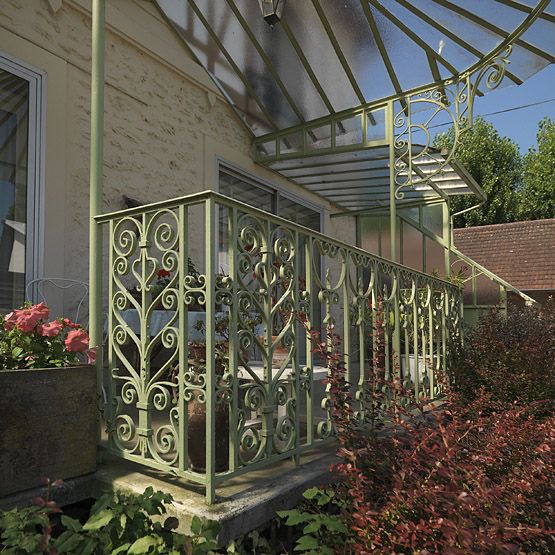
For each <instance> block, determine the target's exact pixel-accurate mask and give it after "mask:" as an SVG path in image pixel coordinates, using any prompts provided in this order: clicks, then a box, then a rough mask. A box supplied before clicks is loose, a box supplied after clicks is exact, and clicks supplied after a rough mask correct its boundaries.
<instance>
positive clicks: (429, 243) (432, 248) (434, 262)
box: [425, 237, 445, 277]
mask: <svg viewBox="0 0 555 555" xmlns="http://www.w3.org/2000/svg"><path fill="white" fill-rule="evenodd" d="M425 271H426V272H427V273H428V274H431V273H432V272H434V273H438V274H439V275H440V276H442V277H443V276H444V275H445V258H444V252H443V247H442V246H441V245H440V244H439V243H436V242H435V241H433V240H432V239H430V238H429V237H426V269H425Z"/></svg>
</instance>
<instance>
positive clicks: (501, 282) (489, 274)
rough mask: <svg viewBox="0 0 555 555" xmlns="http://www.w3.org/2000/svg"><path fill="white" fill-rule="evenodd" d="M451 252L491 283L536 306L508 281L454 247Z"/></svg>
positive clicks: (535, 302)
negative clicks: (495, 283) (478, 271)
mask: <svg viewBox="0 0 555 555" xmlns="http://www.w3.org/2000/svg"><path fill="white" fill-rule="evenodd" d="M451 252H452V253H453V254H455V255H456V256H458V257H459V258H460V259H461V260H463V261H464V262H467V263H468V264H472V265H473V266H474V267H475V268H477V269H478V270H480V273H481V274H484V275H485V276H486V277H488V278H489V279H491V280H492V281H495V282H497V283H498V284H499V285H502V286H503V287H504V288H505V289H507V290H508V291H511V292H512V293H515V294H517V295H519V296H520V297H521V298H522V299H523V300H524V301H526V302H527V303H530V304H537V301H536V300H535V299H533V298H532V297H529V296H528V295H527V294H526V293H523V292H522V291H521V290H520V289H518V288H517V287H515V286H514V285H511V284H510V283H509V282H508V281H505V280H504V279H503V278H502V277H499V276H498V275H497V274H494V273H493V272H491V271H490V270H488V269H487V268H485V267H484V266H482V265H481V264H479V263H478V262H476V261H475V260H473V259H472V258H470V256H467V255H466V254H464V253H463V252H461V251H460V250H459V249H457V248H456V247H454V246H451Z"/></svg>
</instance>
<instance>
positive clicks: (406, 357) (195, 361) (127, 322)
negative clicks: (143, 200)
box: [96, 192, 462, 503]
mask: <svg viewBox="0 0 555 555" xmlns="http://www.w3.org/2000/svg"><path fill="white" fill-rule="evenodd" d="M96 220H97V222H99V223H102V224H104V225H106V226H108V227H109V234H108V237H109V271H108V275H107V279H108V280H109V286H108V291H109V297H108V322H107V332H108V333H107V335H108V373H109V377H108V380H107V384H106V386H107V396H108V403H107V407H106V411H105V419H106V424H107V430H108V448H109V449H110V451H112V452H114V453H116V454H117V455H119V456H121V457H123V458H125V459H130V460H133V461H136V462H139V463H141V464H143V465H147V466H150V467H154V468H157V469H160V470H164V471H166V472H169V473H171V474H174V475H177V476H180V477H182V478H185V479H187V480H190V481H192V482H195V483H200V484H203V485H205V487H206V498H207V502H209V503H211V502H214V500H215V489H216V487H217V486H218V484H220V483H222V482H223V481H225V480H228V479H230V478H232V477H234V476H237V475H239V474H241V473H245V472H249V471H250V470H254V469H257V468H260V467H262V466H265V465H269V464H271V463H273V462H275V461H278V460H281V459H285V458H293V459H294V460H295V461H296V462H298V461H299V458H300V455H301V454H302V453H303V452H304V451H305V450H307V449H310V448H312V447H314V446H315V445H317V444H318V443H320V442H324V441H326V440H328V439H330V438H332V437H333V433H334V431H333V425H332V420H331V404H330V394H329V391H328V386H327V385H326V381H325V378H326V377H327V369H326V368H325V367H324V366H325V364H324V363H323V362H322V361H320V360H318V359H317V357H316V355H315V354H314V353H313V352H312V349H311V343H310V340H309V339H308V337H307V333H306V329H305V325H307V326H308V327H309V328H311V329H315V330H323V335H322V337H325V329H326V327H327V326H329V325H333V326H334V332H335V333H337V334H338V335H339V336H340V337H341V341H342V346H341V348H342V352H343V357H344V361H345V365H346V368H347V374H346V378H347V380H348V381H349V382H350V383H351V384H352V385H351V386H352V389H353V403H354V404H355V406H354V407H353V409H354V418H356V419H357V420H358V421H359V422H360V423H361V424H364V422H366V421H368V419H369V414H368V411H367V409H368V404H367V403H368V399H367V395H366V393H365V392H366V383H367V379H368V377H369V375H370V373H371V371H372V365H373V364H374V362H375V357H374V356H373V353H374V350H375V347H376V345H375V341H376V338H375V334H373V330H374V328H375V326H376V325H378V320H377V318H378V312H379V311H380V313H381V314H382V315H383V316H382V317H380V319H379V322H381V324H379V325H380V326H381V328H380V329H381V332H382V334H383V338H382V342H383V355H384V357H385V361H384V369H385V374H386V378H387V377H389V378H393V376H394V375H397V376H398V377H400V378H401V379H402V381H403V383H404V385H405V386H406V387H408V388H412V389H413V390H414V392H415V394H416V396H417V397H420V398H422V397H426V398H433V397H435V396H437V395H438V393H439V392H440V383H439V381H438V372H439V371H441V370H443V369H444V368H445V366H446V363H447V358H448V355H449V349H450V345H451V343H452V342H457V341H458V340H459V339H460V335H461V322H462V294H461V290H460V289H459V288H458V287H456V286H454V285H453V284H450V283H448V282H446V281H443V280H441V279H437V278H434V277H431V276H429V275H426V274H423V273H419V272H416V271H413V270H411V269H408V268H406V267H404V266H401V265H398V264H394V263H391V262H388V261H387V260H385V259H383V258H380V257H377V256H374V255H372V254H370V253H368V252H365V251H363V250H361V249H358V248H356V247H352V246H350V245H347V244H345V243H342V242H340V241H336V240H335V239H332V238H330V237H327V236H325V235H323V234H320V233H317V232H314V231H312V230H310V229H307V228H304V227H302V226H299V225H296V224H294V223H291V222H289V221H286V220H284V219H282V218H279V217H277V216H274V215H272V214H269V213H266V212H264V211H261V210H257V209H255V208H252V207H250V206H247V205H245V204H242V203H240V202H237V201H234V200H232V199H229V198H227V197H224V196H222V195H220V194H217V193H215V192H203V193H199V194H195V195H191V196H186V197H182V198H178V199H174V200H169V201H164V202H159V203H155V204H150V205H145V206H142V207H139V208H133V209H129V210H123V211H120V212H114V213H110V214H105V215H101V216H98V217H97V218H96ZM301 314H302V315H303V318H304V320H305V324H303V323H302V321H301V320H302V319H303V318H299V315H301Z"/></svg>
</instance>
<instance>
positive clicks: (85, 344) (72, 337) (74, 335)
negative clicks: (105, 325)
mask: <svg viewBox="0 0 555 555" xmlns="http://www.w3.org/2000/svg"><path fill="white" fill-rule="evenodd" d="M65 346H66V349H67V350H68V351H70V352H75V353H84V352H85V351H86V350H87V349H88V348H89V334H88V333H87V332H86V331H85V330H72V331H70V332H69V333H68V334H67V337H66V340H65Z"/></svg>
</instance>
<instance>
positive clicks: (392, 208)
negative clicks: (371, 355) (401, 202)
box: [386, 101, 401, 378]
mask: <svg viewBox="0 0 555 555" xmlns="http://www.w3.org/2000/svg"><path fill="white" fill-rule="evenodd" d="M394 108H395V106H394V105H393V102H391V101H390V102H389V104H388V106H387V110H386V113H387V116H386V117H387V126H388V129H389V134H388V137H389V233H390V238H389V242H390V247H389V248H390V253H389V256H390V260H391V261H392V262H397V261H398V260H397V207H396V204H395V201H396V198H395V192H396V191H395V125H394V121H393V119H394V115H395V111H394ZM396 276H397V277H396V279H395V280H394V284H393V286H394V287H395V293H394V295H395V300H394V305H393V311H394V317H395V327H394V328H393V334H392V337H391V348H392V349H393V353H392V354H391V355H392V362H394V363H395V364H396V365H397V368H396V372H397V373H399V372H400V368H401V367H400V365H401V360H400V358H399V357H400V354H401V334H400V330H399V328H400V313H399V296H400V288H401V284H400V283H399V275H398V273H397V274H396ZM386 310H387V315H386V318H389V308H387V309H386ZM394 357H396V358H394ZM386 364H387V360H386ZM392 371H393V368H392V369H391V372H392ZM390 378H393V374H392V373H391V375H390Z"/></svg>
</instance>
